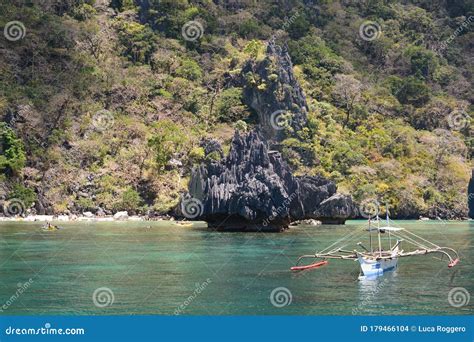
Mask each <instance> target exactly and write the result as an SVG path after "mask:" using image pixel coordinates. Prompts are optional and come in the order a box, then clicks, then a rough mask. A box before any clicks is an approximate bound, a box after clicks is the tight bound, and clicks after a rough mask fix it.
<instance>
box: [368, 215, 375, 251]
mask: <svg viewBox="0 0 474 342" xmlns="http://www.w3.org/2000/svg"><path fill="white" fill-rule="evenodd" d="M369 244H370V246H369V248H370V253H373V252H374V251H373V249H372V227H371V226H370V216H369Z"/></svg>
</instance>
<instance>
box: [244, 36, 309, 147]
mask: <svg viewBox="0 0 474 342" xmlns="http://www.w3.org/2000/svg"><path fill="white" fill-rule="evenodd" d="M242 77H243V80H242V82H243V83H244V96H243V102H244V103H245V104H247V105H248V106H249V107H250V108H252V109H254V110H255V112H256V113H257V115H258V118H259V123H260V126H261V131H262V135H263V137H264V138H265V139H267V140H268V139H272V140H275V141H281V140H283V139H284V138H285V136H286V131H287V130H285V129H284V128H285V127H290V128H292V129H293V130H294V131H299V130H301V128H303V127H304V126H305V124H306V121H307V116H306V113H307V112H308V105H307V103H306V98H305V96H304V94H303V90H302V89H301V87H300V85H299V83H298V81H297V80H296V78H295V76H294V74H293V64H292V63H291V59H290V56H289V54H288V51H287V49H286V48H285V47H283V48H281V47H280V46H278V45H276V44H275V43H274V42H273V41H270V42H269V43H268V46H267V56H266V58H265V59H264V60H262V61H258V62H256V61H254V60H250V61H248V62H247V64H246V65H245V66H244V67H243V68H242Z"/></svg>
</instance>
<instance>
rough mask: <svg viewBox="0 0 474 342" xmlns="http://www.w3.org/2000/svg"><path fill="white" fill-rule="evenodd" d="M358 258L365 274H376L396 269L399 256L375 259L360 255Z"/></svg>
mask: <svg viewBox="0 0 474 342" xmlns="http://www.w3.org/2000/svg"><path fill="white" fill-rule="evenodd" d="M358 259H359V263H360V268H361V269H362V273H364V275H365V276H376V275H380V274H383V273H384V272H387V271H391V270H394V269H395V268H396V267H397V263H398V258H397V257H393V258H390V259H381V260H375V259H372V258H367V257H364V256H362V255H359V256H358Z"/></svg>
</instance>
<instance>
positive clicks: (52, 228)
mask: <svg viewBox="0 0 474 342" xmlns="http://www.w3.org/2000/svg"><path fill="white" fill-rule="evenodd" d="M59 229H60V228H59V227H58V226H55V225H54V224H51V223H49V222H47V223H46V224H45V225H44V226H42V227H41V230H42V231H44V232H55V231H57V230H59Z"/></svg>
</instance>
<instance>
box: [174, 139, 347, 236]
mask: <svg viewBox="0 0 474 342" xmlns="http://www.w3.org/2000/svg"><path fill="white" fill-rule="evenodd" d="M335 194H336V185H335V184H334V183H333V182H331V181H329V180H326V179H324V178H322V177H310V176H304V177H294V176H293V175H292V174H291V171H290V169H289V167H288V166H287V164H286V163H285V162H284V161H283V160H282V158H281V155H280V153H279V152H276V151H269V150H268V146H267V143H266V141H265V140H263V139H262V137H261V135H260V134H259V133H257V132H254V131H253V132H250V133H249V134H248V135H240V134H239V133H236V134H235V136H234V139H233V141H232V146H231V150H230V153H229V155H228V156H227V157H226V158H224V159H222V160H220V161H219V162H212V163H210V164H208V165H201V166H199V167H198V168H196V169H194V170H193V172H192V176H191V181H190V184H189V195H190V196H191V197H188V198H184V199H183V200H182V202H181V213H182V215H183V216H186V217H188V218H198V219H203V220H205V221H207V222H208V224H209V226H210V227H212V228H215V229H218V230H231V231H232V230H235V231H237V230H238V231H281V230H283V229H286V228H288V226H289V224H290V223H291V222H292V221H296V220H302V219H309V218H311V219H318V220H320V221H322V222H323V223H325V222H328V223H343V222H344V221H345V219H347V218H348V217H350V216H351V215H352V213H353V212H354V211H353V210H352V209H353V208H354V205H353V203H352V200H351V198H350V197H347V196H344V195H335Z"/></svg>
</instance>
